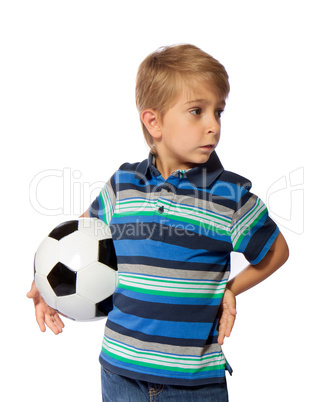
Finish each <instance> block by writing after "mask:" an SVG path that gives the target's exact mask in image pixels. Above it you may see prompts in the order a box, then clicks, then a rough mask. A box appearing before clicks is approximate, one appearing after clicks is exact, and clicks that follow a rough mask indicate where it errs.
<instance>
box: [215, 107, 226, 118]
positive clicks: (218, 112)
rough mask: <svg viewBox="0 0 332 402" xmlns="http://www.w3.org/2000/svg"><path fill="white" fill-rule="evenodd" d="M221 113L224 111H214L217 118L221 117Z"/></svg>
mask: <svg viewBox="0 0 332 402" xmlns="http://www.w3.org/2000/svg"><path fill="white" fill-rule="evenodd" d="M223 111H224V109H218V110H217V111H216V115H217V116H218V117H221V115H222V113H223Z"/></svg>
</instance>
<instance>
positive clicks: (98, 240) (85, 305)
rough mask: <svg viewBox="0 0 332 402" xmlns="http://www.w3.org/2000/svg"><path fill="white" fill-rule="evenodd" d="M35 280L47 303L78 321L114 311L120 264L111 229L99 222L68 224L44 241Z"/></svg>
mask: <svg viewBox="0 0 332 402" xmlns="http://www.w3.org/2000/svg"><path fill="white" fill-rule="evenodd" d="M34 278H35V284H36V287H37V289H38V291H39V293H40V294H41V296H42V298H43V299H44V300H45V302H46V303H47V304H48V305H49V306H50V307H52V308H53V309H55V310H58V311H59V312H60V313H61V314H63V315H65V316H67V317H68V318H71V319H73V320H75V321H89V320H94V319H98V318H102V317H104V316H105V315H107V314H108V312H109V311H110V310H112V307H113V304H112V294H113V293H114V290H115V287H116V285H117V262H116V255H115V250H114V246H113V240H112V235H111V231H110V228H109V227H108V226H107V225H106V224H105V223H104V222H103V221H101V220H100V219H97V218H79V219H78V220H73V221H67V222H64V223H62V224H60V225H59V226H57V227H56V228H55V229H53V230H52V232H51V233H50V234H49V235H48V236H47V237H46V238H45V239H44V240H43V241H42V243H41V244H40V246H39V247H38V249H37V251H36V254H35V261H34Z"/></svg>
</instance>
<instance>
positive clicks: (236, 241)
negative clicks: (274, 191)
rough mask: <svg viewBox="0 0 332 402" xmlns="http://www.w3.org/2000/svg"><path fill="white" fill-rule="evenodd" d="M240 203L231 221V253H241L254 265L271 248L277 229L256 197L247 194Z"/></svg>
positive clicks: (263, 205) (261, 202)
mask: <svg viewBox="0 0 332 402" xmlns="http://www.w3.org/2000/svg"><path fill="white" fill-rule="evenodd" d="M241 201H242V202H239V204H238V209H237V210H236V211H235V212H234V215H233V219H232V226H231V238H232V244H233V251H236V252H239V253H243V255H244V256H245V257H246V259H247V260H248V261H249V262H250V263H251V264H253V265H255V264H258V263H259V262H260V261H261V260H262V259H263V258H264V257H265V255H266V253H267V252H268V251H269V249H270V248H271V246H272V244H273V242H274V240H275V239H276V237H277V236H278V233H279V228H278V226H277V225H276V223H275V222H274V221H273V220H272V219H271V218H270V216H269V214H268V210H267V208H266V206H265V204H264V203H263V201H262V200H261V199H260V198H258V197H257V196H256V195H254V194H251V193H249V192H248V193H247V194H246V195H245V197H243V198H242V199H241Z"/></svg>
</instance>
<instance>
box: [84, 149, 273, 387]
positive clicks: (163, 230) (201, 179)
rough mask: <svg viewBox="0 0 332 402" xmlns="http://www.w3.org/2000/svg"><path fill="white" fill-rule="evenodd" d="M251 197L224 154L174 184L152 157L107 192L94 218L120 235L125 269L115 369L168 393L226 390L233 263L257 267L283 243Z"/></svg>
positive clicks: (116, 320)
mask: <svg viewBox="0 0 332 402" xmlns="http://www.w3.org/2000/svg"><path fill="white" fill-rule="evenodd" d="M250 188H251V183H250V182H249V181H248V180H246V179H245V178H243V177H241V176H239V175H237V174H234V173H231V172H228V171H225V170H224V169H223V167H222V165H221V163H220V161H219V159H218V156H217V155H216V153H215V152H214V153H213V154H212V155H211V157H210V159H209V160H208V162H207V163H205V164H202V165H198V166H196V167H194V168H192V169H189V170H186V171H183V170H179V171H176V172H174V173H173V174H172V175H171V176H170V177H168V179H167V180H165V179H164V178H163V177H162V176H161V174H160V172H159V171H158V170H157V169H156V168H155V166H154V163H153V157H152V155H150V156H149V158H148V159H146V160H144V161H143V162H141V163H135V164H129V163H126V164H124V165H122V166H121V167H120V169H119V170H118V171H117V172H116V173H115V174H114V175H113V176H112V177H111V178H110V180H109V181H108V182H107V183H106V185H105V187H104V188H103V189H102V191H101V192H100V194H99V196H98V197H97V198H96V200H95V201H94V202H93V203H92V204H91V206H90V208H89V214H90V216H91V217H98V218H100V219H102V220H103V221H104V222H106V223H107V224H108V225H109V226H110V228H111V231H112V236H113V241H114V247H115V251H116V255H117V261H118V271H119V282H118V286H117V288H116V290H115V293H114V295H113V309H112V311H110V312H109V315H108V319H107V322H106V327H105V334H104V339H103V345H102V351H101V354H100V362H101V364H102V365H103V366H104V367H105V368H106V369H107V370H109V371H111V372H113V373H116V374H119V375H123V376H126V377H129V378H133V379H136V380H142V381H148V382H152V383H158V384H172V385H181V386H195V385H204V384H210V383H217V382H222V381H224V379H225V368H226V365H227V362H226V359H225V357H224V355H223V352H222V350H221V347H220V345H219V344H218V342H217V338H218V332H217V326H218V310H219V306H220V303H221V299H222V297H223V294H224V290H225V286H226V283H227V280H228V278H229V274H230V254H231V252H232V251H235V252H240V253H243V254H244V256H245V257H246V258H247V260H248V261H249V262H250V263H252V264H256V263H258V262H259V261H261V260H262V259H263V257H264V256H265V254H266V253H267V251H268V250H269V248H270V247H271V245H272V243H273V241H274V240H275V238H276V237H277V235H278V227H277V226H276V224H275V223H274V222H273V221H272V220H271V218H270V217H269V216H268V212H267V209H266V207H265V205H264V203H263V202H262V201H261V200H260V199H259V198H258V197H257V196H256V195H254V194H252V193H251V192H250Z"/></svg>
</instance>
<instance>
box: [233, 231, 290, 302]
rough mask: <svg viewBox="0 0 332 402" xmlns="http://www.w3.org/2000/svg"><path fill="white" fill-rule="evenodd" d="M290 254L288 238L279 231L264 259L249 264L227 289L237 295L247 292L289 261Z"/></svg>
mask: <svg viewBox="0 0 332 402" xmlns="http://www.w3.org/2000/svg"><path fill="white" fill-rule="evenodd" d="M288 256H289V251H288V246H287V243H286V240H285V238H284V236H283V235H282V234H281V233H279V234H278V236H277V238H276V239H275V241H274V243H273V244H272V246H271V248H270V250H269V251H268V252H267V254H266V256H265V257H264V258H263V260H262V261H261V262H259V263H258V264H256V265H248V266H247V267H246V268H245V269H244V270H243V271H241V272H240V273H239V274H238V275H236V276H235V277H234V278H233V279H231V280H230V281H229V282H228V283H227V286H226V289H229V290H231V291H232V292H233V293H234V295H235V296H237V295H239V294H240V293H243V292H245V291H246V290H248V289H250V288H252V287H253V286H256V285H258V284H259V283H260V282H262V281H264V280H265V279H266V278H268V277H269V276H270V275H272V274H273V273H274V272H275V271H276V270H277V269H278V268H280V267H281V266H282V265H283V264H284V263H285V262H286V261H287V259H288Z"/></svg>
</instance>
